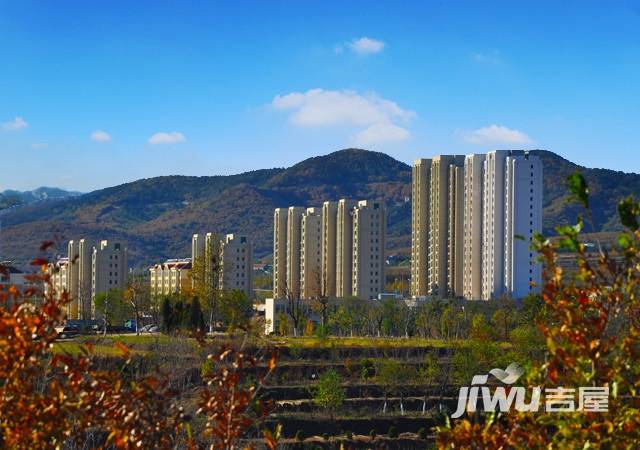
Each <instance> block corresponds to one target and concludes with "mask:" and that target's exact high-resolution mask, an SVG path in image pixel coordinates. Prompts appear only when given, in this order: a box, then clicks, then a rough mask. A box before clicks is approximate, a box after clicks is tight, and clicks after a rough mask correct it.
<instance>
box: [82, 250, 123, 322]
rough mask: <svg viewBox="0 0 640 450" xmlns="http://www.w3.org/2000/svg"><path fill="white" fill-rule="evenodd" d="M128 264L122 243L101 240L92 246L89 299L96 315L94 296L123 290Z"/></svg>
mask: <svg viewBox="0 0 640 450" xmlns="http://www.w3.org/2000/svg"><path fill="white" fill-rule="evenodd" d="M128 274H129V264H128V259H127V249H126V247H125V246H124V245H122V243H120V242H114V241H108V240H103V241H100V243H99V244H98V245H96V246H95V247H94V248H93V255H92V258H91V299H92V301H93V302H92V307H93V316H94V317H95V316H96V311H95V303H94V302H95V299H96V297H97V296H98V295H99V294H101V293H105V292H109V291H110V290H111V289H119V290H124V289H125V288H126V285H127V277H128Z"/></svg>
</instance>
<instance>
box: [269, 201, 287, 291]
mask: <svg viewBox="0 0 640 450" xmlns="http://www.w3.org/2000/svg"><path fill="white" fill-rule="evenodd" d="M288 214H289V212H288V209H286V208H276V209H275V211H274V212H273V297H274V298H285V297H286V295H287V293H286V288H287V220H288Z"/></svg>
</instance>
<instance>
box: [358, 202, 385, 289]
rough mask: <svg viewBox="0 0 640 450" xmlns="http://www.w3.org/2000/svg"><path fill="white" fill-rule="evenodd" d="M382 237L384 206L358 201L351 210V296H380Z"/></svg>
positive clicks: (381, 283)
mask: <svg viewBox="0 0 640 450" xmlns="http://www.w3.org/2000/svg"><path fill="white" fill-rule="evenodd" d="M386 234H387V213H386V208H385V205H384V203H382V202H378V201H371V200H361V201H359V202H358V204H357V206H356V207H355V208H354V209H353V264H352V267H353V271H352V281H351V285H352V295H353V296H355V297H359V298H362V299H376V298H377V296H378V294H379V293H381V292H384V282H385V258H384V257H385V245H386V238H385V237H386Z"/></svg>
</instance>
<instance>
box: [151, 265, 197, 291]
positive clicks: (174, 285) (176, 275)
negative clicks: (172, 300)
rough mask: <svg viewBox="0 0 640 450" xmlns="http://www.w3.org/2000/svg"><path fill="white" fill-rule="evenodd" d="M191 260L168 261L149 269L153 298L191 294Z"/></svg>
mask: <svg viewBox="0 0 640 450" xmlns="http://www.w3.org/2000/svg"><path fill="white" fill-rule="evenodd" d="M191 267H192V266H191V258H183V259H168V260H166V261H165V262H164V263H161V264H156V265H154V266H152V267H151V268H149V287H150V294H151V296H152V297H155V298H158V297H164V296H169V295H173V294H181V293H185V292H189V290H190V289H191Z"/></svg>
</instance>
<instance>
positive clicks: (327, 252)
mask: <svg viewBox="0 0 640 450" xmlns="http://www.w3.org/2000/svg"><path fill="white" fill-rule="evenodd" d="M337 215H338V202H324V203H323V204H322V236H321V244H322V250H321V253H322V279H321V280H320V281H321V283H322V294H323V295H324V296H326V297H335V296H336V220H337Z"/></svg>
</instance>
